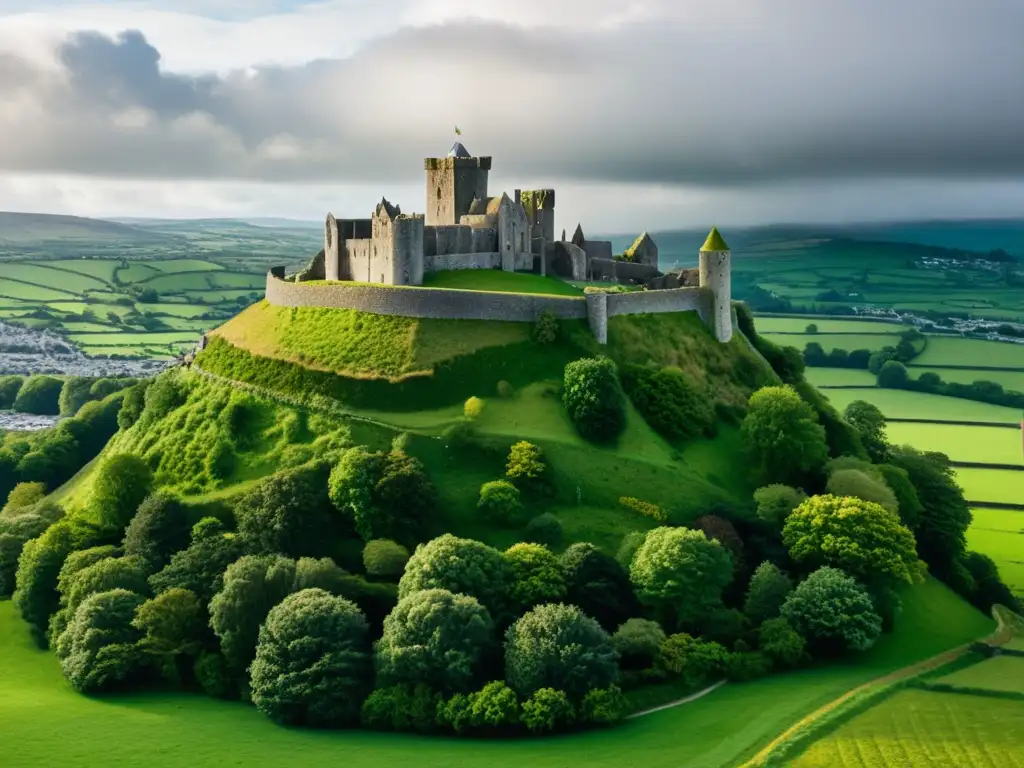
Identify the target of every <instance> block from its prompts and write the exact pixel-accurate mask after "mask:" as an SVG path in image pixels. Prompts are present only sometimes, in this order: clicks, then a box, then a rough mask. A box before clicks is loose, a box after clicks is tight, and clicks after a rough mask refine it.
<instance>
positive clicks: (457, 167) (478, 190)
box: [423, 141, 491, 227]
mask: <svg viewBox="0 0 1024 768" xmlns="http://www.w3.org/2000/svg"><path fill="white" fill-rule="evenodd" d="M423 167H424V168H425V169H426V171H427V208H426V210H427V214H426V226H428V227H443V226H451V225H454V224H458V223H459V219H460V218H461V217H462V216H465V215H466V214H467V213H469V206H470V204H471V203H472V202H473V200H474V199H477V198H479V199H480V200H483V199H485V198H486V197H487V172H488V171H489V170H491V158H489V157H472V156H471V155H470V154H469V152H467V151H466V148H465V147H464V146H462V142H459V141H457V142H455V144H454V145H453V146H452V148H451V151H449V152H448V156H447V157H428V158H426V159H425V160H424V161H423Z"/></svg>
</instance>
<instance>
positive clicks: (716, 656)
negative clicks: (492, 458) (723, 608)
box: [657, 633, 729, 688]
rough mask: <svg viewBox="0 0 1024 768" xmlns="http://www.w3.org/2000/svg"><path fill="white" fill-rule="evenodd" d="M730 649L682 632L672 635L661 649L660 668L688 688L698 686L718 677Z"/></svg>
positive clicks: (723, 667) (659, 652) (658, 664)
mask: <svg viewBox="0 0 1024 768" xmlns="http://www.w3.org/2000/svg"><path fill="white" fill-rule="evenodd" d="M728 656H729V652H728V651H727V650H726V649H725V648H724V647H723V646H721V645H719V644H718V643H713V642H712V643H708V642H704V641H702V640H698V639H697V638H695V637H693V636H691V635H688V634H686V633H679V634H675V635H669V636H668V637H667V638H665V640H664V642H662V644H661V647H660V648H659V649H658V659H657V666H658V668H659V669H660V670H661V671H662V672H663V673H664V674H666V675H669V676H672V677H676V678H679V679H680V680H682V681H683V684H684V685H685V686H686V687H688V688H699V687H701V686H704V685H706V684H707V683H709V682H711V681H713V680H715V679H717V678H718V677H720V676H721V675H722V673H723V672H724V670H725V662H726V660H727V658H728Z"/></svg>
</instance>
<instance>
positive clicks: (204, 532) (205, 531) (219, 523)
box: [191, 517, 227, 542]
mask: <svg viewBox="0 0 1024 768" xmlns="http://www.w3.org/2000/svg"><path fill="white" fill-rule="evenodd" d="M225 533H227V529H226V528H225V527H224V521H223V520H220V519H218V518H216V517H204V518H202V519H200V520H199V521H198V522H197V523H196V524H195V525H193V526H192V531H191V541H193V542H196V541H200V540H202V539H209V538H212V537H214V536H221V535H223V534H225Z"/></svg>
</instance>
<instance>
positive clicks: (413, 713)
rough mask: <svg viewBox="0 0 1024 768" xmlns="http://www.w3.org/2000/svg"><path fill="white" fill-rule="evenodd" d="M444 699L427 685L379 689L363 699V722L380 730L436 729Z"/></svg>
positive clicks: (427, 731) (421, 731)
mask: <svg viewBox="0 0 1024 768" xmlns="http://www.w3.org/2000/svg"><path fill="white" fill-rule="evenodd" d="M443 701H444V699H443V698H442V697H441V696H440V694H437V693H435V692H434V691H432V690H430V688H429V687H428V686H426V685H415V686H410V685H395V686H391V687H390V688H378V689H377V690H375V691H374V692H373V693H371V694H370V695H369V696H368V697H367V699H366V701H364V702H363V706H362V711H361V717H360V719H361V722H362V725H363V727H364V728H370V729H373V730H377V731H398V732H402V731H414V732H416V733H430V732H432V731H435V730H437V725H438V724H437V711H438V708H439V707H440V706H441V704H442V703H443Z"/></svg>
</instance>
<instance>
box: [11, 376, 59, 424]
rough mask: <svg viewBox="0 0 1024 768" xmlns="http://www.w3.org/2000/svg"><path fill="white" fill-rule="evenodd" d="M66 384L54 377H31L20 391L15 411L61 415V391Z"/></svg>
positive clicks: (15, 403)
mask: <svg viewBox="0 0 1024 768" xmlns="http://www.w3.org/2000/svg"><path fill="white" fill-rule="evenodd" d="M63 386H64V382H63V381H61V380H60V379H57V378H54V377H53V376H29V377H28V378H27V379H25V381H24V383H23V384H22V385H21V389H20V390H18V396H17V397H16V398H15V399H14V403H13V406H12V407H13V410H15V411H18V412H19V413H36V414H40V415H43V416H57V415H59V414H60V391H61V389H62V388H63Z"/></svg>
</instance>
